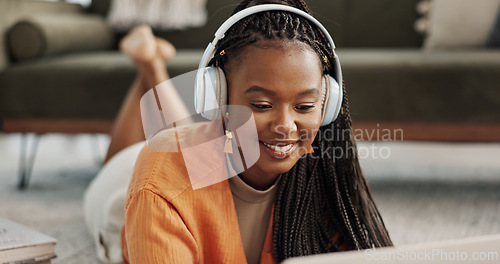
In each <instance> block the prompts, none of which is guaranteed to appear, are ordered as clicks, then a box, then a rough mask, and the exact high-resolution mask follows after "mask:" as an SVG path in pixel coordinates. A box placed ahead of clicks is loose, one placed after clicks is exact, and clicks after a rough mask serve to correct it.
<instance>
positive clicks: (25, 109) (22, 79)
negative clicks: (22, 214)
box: [0, 0, 500, 141]
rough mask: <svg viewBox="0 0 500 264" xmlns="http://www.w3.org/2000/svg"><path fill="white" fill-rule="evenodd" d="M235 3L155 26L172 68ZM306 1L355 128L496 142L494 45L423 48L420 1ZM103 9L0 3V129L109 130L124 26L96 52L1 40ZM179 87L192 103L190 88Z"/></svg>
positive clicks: (182, 68) (129, 68) (498, 92)
mask: <svg viewBox="0 0 500 264" xmlns="http://www.w3.org/2000/svg"><path fill="white" fill-rule="evenodd" d="M237 2H238V1H229V0H217V1H212V0H209V1H208V3H207V10H208V22H207V24H206V25H205V26H204V27H203V28H193V29H189V30H184V31H169V32H155V33H156V34H157V35H159V36H161V37H164V38H166V39H168V40H169V41H171V42H172V43H173V44H174V45H175V46H176V47H177V49H178V55H177V56H176V57H175V58H174V59H173V60H172V61H171V62H170V63H169V65H168V66H169V71H170V73H171V76H176V75H179V74H182V73H185V72H188V71H191V70H194V69H196V68H197V66H198V62H199V59H200V57H201V54H202V51H203V49H204V48H205V47H206V45H207V44H208V42H209V41H211V40H212V39H213V33H214V32H215V31H216V29H217V28H218V26H219V25H220V24H221V23H222V22H223V21H224V20H225V19H226V18H227V17H228V16H229V15H230V13H231V11H232V9H233V8H234V6H235V4H236V3H237ZM306 2H307V3H308V4H309V6H310V7H311V9H312V10H313V12H314V14H315V16H316V17H317V18H318V19H319V20H320V21H321V22H322V23H324V25H325V26H326V27H327V28H328V29H329V31H330V32H331V34H332V36H333V39H334V41H335V42H336V45H337V51H338V54H339V57H340V60H341V63H342V65H343V71H344V79H345V81H346V88H347V93H348V96H349V100H350V105H351V114H352V118H353V120H354V124H356V125H358V127H359V128H365V129H380V128H381V127H386V128H395V127H400V128H404V129H406V130H407V131H408V132H407V133H406V131H405V138H406V139H430V140H436V139H437V140H482V141H492V140H494V141H498V140H500V136H499V135H500V133H499V132H500V129H499V125H498V124H500V115H499V114H498V110H499V106H500V89H499V85H498V84H499V83H500V51H498V50H485V49H484V50H460V51H449V50H442V51H432V52H428V51H423V50H422V48H421V46H422V42H423V36H422V35H419V34H418V33H417V32H416V31H415V30H414V22H415V20H417V18H418V16H419V15H418V13H417V11H416V8H415V6H416V4H417V2H418V0H404V1H401V0H377V1H373V0H328V1H325V0H309V1H306ZM1 5H3V6H4V7H1ZM5 7H6V8H5ZM108 9H109V0H94V1H93V3H92V5H91V7H90V8H89V9H83V8H81V7H79V6H78V5H74V4H68V3H61V2H40V1H33V0H3V1H2V2H0V10H1V11H0V20H1V21H2V24H1V25H2V26H1V28H0V32H1V33H2V37H1V38H4V39H1V40H2V41H1V42H0V121H2V130H3V131H5V132H39V133H43V132H107V131H109V128H110V125H111V123H112V120H113V118H114V117H115V115H116V113H117V111H118V108H119V106H120V103H121V101H122V99H123V97H124V95H125V93H126V91H127V89H128V87H129V85H130V84H131V82H132V80H133V78H134V75H135V69H134V66H133V63H132V62H131V61H130V60H129V59H128V58H127V57H126V56H124V55H122V54H120V52H119V51H117V49H116V43H117V41H118V40H119V38H120V37H121V36H123V34H120V33H117V32H109V36H108V37H109V39H112V43H108V44H106V45H108V46H106V45H103V46H106V47H104V48H102V49H101V50H99V49H97V50H96V49H94V50H88V51H79V52H76V51H75V52H73V51H68V52H60V53H57V54H55V53H53V54H50V52H46V53H47V54H46V55H43V56H40V57H38V58H32V59H23V60H13V59H12V50H13V49H14V50H15V49H16V47H17V46H16V47H10V48H9V41H8V38H13V35H12V34H11V33H12V32H11V31H10V30H11V29H12V27H13V26H14V25H15V24H16V23H18V22H19V21H22V20H23V19H24V20H26V18H29V17H30V16H34V15H36V14H38V13H43V12H50V13H52V14H53V16H58V15H62V14H65V15H68V14H73V15H74V16H75V17H77V16H78V17H81V16H95V15H99V16H101V18H102V21H103V22H102V23H104V21H105V20H104V18H105V16H106V14H107V12H108ZM2 13H5V14H7V13H8V14H9V15H8V16H4V15H2ZM68 25H71V23H69V24H68ZM74 30H79V29H74ZM73 33H74V32H73ZM86 34H88V33H86ZM18 35H19V34H18ZM17 37H18V38H19V36H17ZM79 37H82V36H79ZM92 37H95V36H92V34H90V35H89V38H92ZM20 38H22V35H21V36H20ZM110 41H111V40H110ZM110 41H108V42H110ZM180 93H181V95H182V96H183V98H184V99H185V101H186V103H187V104H188V106H192V104H193V103H192V90H191V89H183V90H181V91H180Z"/></svg>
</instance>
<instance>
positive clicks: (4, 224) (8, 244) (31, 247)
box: [0, 218, 57, 264]
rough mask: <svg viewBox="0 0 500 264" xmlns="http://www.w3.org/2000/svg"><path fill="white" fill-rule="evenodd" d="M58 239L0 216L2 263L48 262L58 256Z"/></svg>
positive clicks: (39, 263) (38, 263) (32, 263)
mask: <svg viewBox="0 0 500 264" xmlns="http://www.w3.org/2000/svg"><path fill="white" fill-rule="evenodd" d="M56 243H57V240H56V239H54V238H52V237H50V236H48V235H45V234H42V233H40V232H38V231H36V230H33V229H31V228H28V227H25V226H23V225H20V224H18V223H15V222H12V221H10V220H8V219H5V218H0V263H2V264H6V263H8V264H47V263H50V262H51V259H53V258H55V257H56V254H55V246H56Z"/></svg>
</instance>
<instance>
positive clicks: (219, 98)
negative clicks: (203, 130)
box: [197, 67, 227, 120]
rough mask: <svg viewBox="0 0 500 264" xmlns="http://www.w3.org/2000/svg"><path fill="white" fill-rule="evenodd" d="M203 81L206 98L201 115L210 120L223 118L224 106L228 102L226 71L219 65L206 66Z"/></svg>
mask: <svg viewBox="0 0 500 264" xmlns="http://www.w3.org/2000/svg"><path fill="white" fill-rule="evenodd" d="M203 82H204V84H205V85H204V89H205V93H204V94H205V98H203V111H202V112H201V115H202V116H203V117H204V118H206V119H209V120H215V119H218V118H222V106H225V105H226V102H227V82H226V76H225V75H224V71H223V70H222V69H220V68H218V67H206V69H205V73H204V74H203ZM197 96H198V95H197Z"/></svg>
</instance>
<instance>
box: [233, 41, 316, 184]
mask: <svg viewBox="0 0 500 264" xmlns="http://www.w3.org/2000/svg"><path fill="white" fill-rule="evenodd" d="M267 44H269V45H266V46H265V47H260V46H249V47H247V48H245V50H243V51H242V53H241V55H240V56H239V57H238V58H236V59H235V60H231V59H230V60H229V62H228V65H227V66H226V78H227V82H228V89H229V97H228V99H229V104H230V105H243V106H247V107H249V108H250V109H251V110H252V112H253V114H254V118H255V123H256V126H257V133H258V137H259V149H260V158H259V160H258V161H257V162H256V163H255V164H254V165H253V166H252V167H250V168H249V169H248V170H246V171H244V172H243V173H241V174H240V176H241V178H242V179H243V180H244V181H245V182H246V183H247V184H249V185H251V186H253V187H254V188H257V189H265V188H267V187H269V186H270V185H272V184H273V183H274V181H275V180H276V178H277V176H278V175H279V174H281V173H285V172H287V171H289V170H290V169H291V168H292V167H293V166H294V165H295V163H296V162H297V161H298V160H299V159H300V157H301V156H303V155H304V154H305V153H307V152H308V150H309V149H310V148H311V144H312V142H313V140H314V137H315V136H316V133H317V131H318V129H319V127H320V124H321V107H322V105H321V104H322V102H321V92H322V87H321V80H322V75H323V73H322V66H321V62H320V60H319V58H318V55H317V54H316V53H315V52H314V51H313V50H312V49H311V48H310V47H309V46H308V45H307V44H305V43H302V42H299V41H289V42H286V43H276V45H273V44H275V43H274V42H269V43H267ZM228 55H229V54H228ZM228 55H226V56H228Z"/></svg>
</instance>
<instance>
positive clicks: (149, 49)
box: [120, 25, 156, 63]
mask: <svg viewBox="0 0 500 264" xmlns="http://www.w3.org/2000/svg"><path fill="white" fill-rule="evenodd" d="M120 50H121V51H122V52H123V53H125V54H127V55H128V56H130V57H131V58H132V59H133V60H134V61H136V62H139V63H143V62H148V61H150V60H152V59H153V58H154V57H155V54H156V40H155V37H154V35H153V31H152V30H151V27H149V26H148V25H140V26H137V27H135V28H134V29H132V31H130V32H129V33H128V34H127V35H126V36H125V37H124V38H123V39H122V40H121V41H120Z"/></svg>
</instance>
